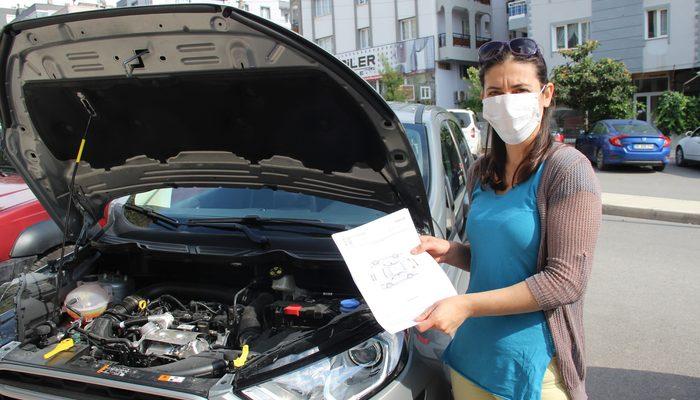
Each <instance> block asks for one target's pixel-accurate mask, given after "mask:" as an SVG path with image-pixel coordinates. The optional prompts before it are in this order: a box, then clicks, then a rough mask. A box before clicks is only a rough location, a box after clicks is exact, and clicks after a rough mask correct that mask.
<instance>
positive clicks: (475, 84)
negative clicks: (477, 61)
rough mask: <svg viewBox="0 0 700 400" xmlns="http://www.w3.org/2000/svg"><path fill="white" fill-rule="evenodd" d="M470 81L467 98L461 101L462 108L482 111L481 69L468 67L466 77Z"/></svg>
mask: <svg viewBox="0 0 700 400" xmlns="http://www.w3.org/2000/svg"><path fill="white" fill-rule="evenodd" d="M464 80H466V81H467V82H469V90H468V91H467V98H466V99H465V100H463V101H462V102H460V103H459V106H460V107H461V108H466V109H468V110H472V111H474V112H475V113H476V112H481V111H483V110H482V105H481V79H480V78H479V69H478V68H474V67H469V68H467V76H466V77H465V78H464Z"/></svg>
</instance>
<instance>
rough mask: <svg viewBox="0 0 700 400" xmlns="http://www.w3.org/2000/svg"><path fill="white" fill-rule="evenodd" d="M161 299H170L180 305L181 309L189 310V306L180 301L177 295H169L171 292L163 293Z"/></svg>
mask: <svg viewBox="0 0 700 400" xmlns="http://www.w3.org/2000/svg"><path fill="white" fill-rule="evenodd" d="M160 299H161V300H168V301H169V302H171V303H172V304H175V305H176V306H178V307H179V308H180V309H181V310H184V311H187V310H188V308H187V307H185V305H184V304H182V302H180V300H178V299H176V298H175V297H173V296H171V295H169V294H162V295H161V296H160Z"/></svg>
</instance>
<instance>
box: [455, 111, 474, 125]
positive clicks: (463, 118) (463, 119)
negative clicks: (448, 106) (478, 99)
mask: <svg viewBox="0 0 700 400" xmlns="http://www.w3.org/2000/svg"><path fill="white" fill-rule="evenodd" d="M452 114H454V115H455V117H457V119H458V120H459V126H460V128H466V127H468V126H469V125H471V124H472V116H471V114H469V113H466V112H452Z"/></svg>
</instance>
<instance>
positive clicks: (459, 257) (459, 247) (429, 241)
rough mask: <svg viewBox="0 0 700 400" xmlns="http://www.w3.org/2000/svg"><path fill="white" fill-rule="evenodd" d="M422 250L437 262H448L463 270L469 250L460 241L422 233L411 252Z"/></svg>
mask: <svg viewBox="0 0 700 400" xmlns="http://www.w3.org/2000/svg"><path fill="white" fill-rule="evenodd" d="M422 252H427V253H428V254H430V255H431V256H432V257H433V258H434V259H435V261H437V262H439V263H445V264H450V265H453V266H455V267H457V268H461V269H464V270H466V269H467V268H468V265H469V259H468V258H469V251H468V249H467V246H465V245H463V244H461V243H457V242H450V241H448V240H445V239H440V238H436V237H433V236H425V235H422V236H421V237H420V244H419V245H418V246H416V247H415V248H413V250H411V254H420V253H422Z"/></svg>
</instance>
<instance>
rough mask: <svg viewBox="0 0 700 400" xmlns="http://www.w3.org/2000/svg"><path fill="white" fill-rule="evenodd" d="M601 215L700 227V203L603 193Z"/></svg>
mask: <svg viewBox="0 0 700 400" xmlns="http://www.w3.org/2000/svg"><path fill="white" fill-rule="evenodd" d="M602 198H603V214H606V215H617V216H621V217H630V218H642V219H653V220H658V221H667V222H678V223H683V224H695V225H700V201H692V200H677V199H667V198H662V197H648V196H634V195H628V194H617V193H603V195H602Z"/></svg>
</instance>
